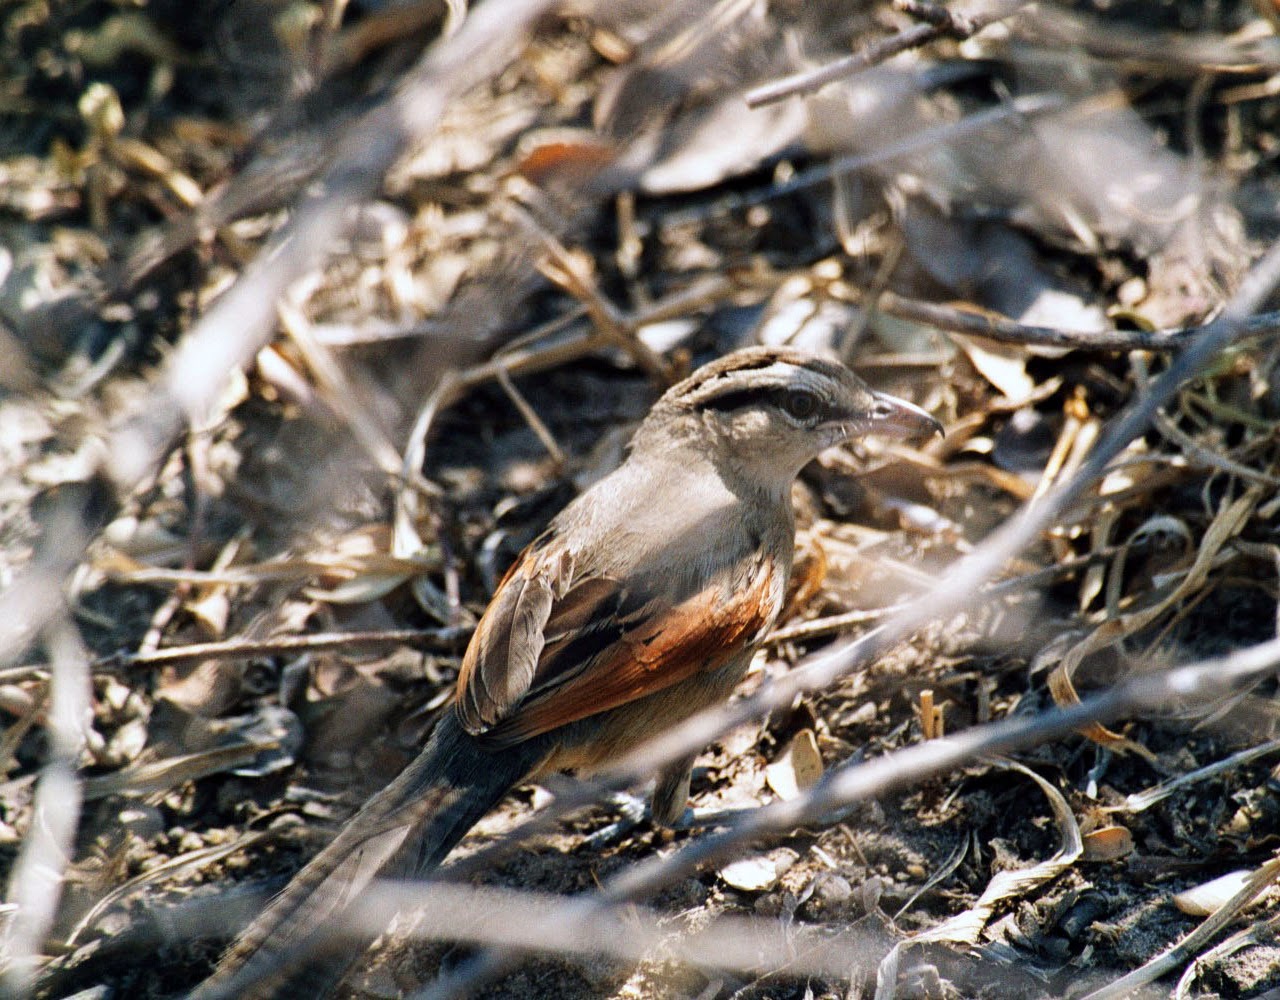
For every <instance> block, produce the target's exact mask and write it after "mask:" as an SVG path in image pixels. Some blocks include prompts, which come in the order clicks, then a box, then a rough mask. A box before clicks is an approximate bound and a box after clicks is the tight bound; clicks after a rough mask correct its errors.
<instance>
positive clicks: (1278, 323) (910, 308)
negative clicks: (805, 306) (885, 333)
mask: <svg viewBox="0 0 1280 1000" xmlns="http://www.w3.org/2000/svg"><path fill="white" fill-rule="evenodd" d="M875 308H876V309H878V310H879V311H880V312H883V313H888V314H889V315H890V316H896V317H897V318H898V319H906V320H911V321H912V322H915V323H924V324H927V325H928V326H933V327H937V328H938V329H940V330H947V331H950V332H951V333H963V334H967V335H968V336H971V337H984V338H986V339H987V340H995V341H998V342H1000V343H1002V344H1022V345H1028V346H1035V347H1057V348H1065V349H1067V350H1073V351H1158V352H1159V353H1161V354H1167V353H1170V352H1173V351H1180V350H1182V349H1183V348H1184V347H1186V346H1187V345H1188V344H1189V343H1191V342H1192V341H1193V340H1195V339H1196V338H1197V337H1198V336H1199V335H1200V332H1201V331H1202V330H1204V329H1205V327H1204V326H1191V327H1178V328H1176V329H1171V330H1060V329H1057V328H1055V327H1049V326H1027V325H1025V324H1023V323H1017V322H1014V321H1013V320H1011V319H1006V318H1005V317H1003V316H998V315H996V314H995V313H990V312H982V313H979V312H969V311H967V310H963V309H957V308H955V307H954V306H944V305H940V304H938V303H935V302H923V301H921V300H919V299H909V298H905V297H903V296H901V295H897V294H895V293H893V292H883V293H882V294H881V295H880V297H879V298H878V299H876V302H875ZM1278 329H1280V312H1267V313H1259V314H1258V315H1257V316H1251V317H1249V318H1248V319H1246V320H1242V321H1241V322H1240V324H1239V329H1238V332H1237V333H1236V335H1235V336H1234V337H1233V338H1232V340H1233V342H1234V341H1238V340H1245V339H1247V338H1249V337H1256V336H1262V335H1265V334H1271V333H1275V332H1276V330H1278Z"/></svg>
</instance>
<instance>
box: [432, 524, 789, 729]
mask: <svg viewBox="0 0 1280 1000" xmlns="http://www.w3.org/2000/svg"><path fill="white" fill-rule="evenodd" d="M770 560H771V557H769V556H767V555H764V554H756V555H755V556H754V557H753V558H752V559H751V560H749V561H748V563H747V565H746V566H745V567H744V566H742V564H741V563H739V562H737V561H736V560H730V565H729V566H726V567H725V568H724V569H723V570H721V571H719V572H716V573H713V574H712V575H711V577H710V578H709V579H708V580H706V581H705V582H704V583H703V584H702V585H701V586H700V587H697V588H694V589H693V592H692V593H688V594H682V595H675V596H670V597H668V596H663V595H665V594H666V593H667V588H666V586H664V585H663V584H662V582H661V581H654V585H653V586H651V587H649V588H644V587H642V586H641V587H638V586H637V584H636V583H635V582H634V581H633V582H632V583H631V585H630V586H628V584H626V583H624V582H623V581H621V580H619V579H616V578H614V577H612V576H610V575H608V574H607V573H605V572H601V571H596V570H593V571H588V572H584V573H582V574H578V573H576V572H575V565H574V560H573V558H572V556H571V554H570V553H567V552H566V551H564V550H563V549H562V548H560V547H558V546H557V545H556V544H555V543H554V542H543V541H542V540H539V541H538V542H534V543H533V545H531V546H530V547H529V548H528V549H526V550H525V552H524V553H523V554H522V555H521V556H520V558H519V559H517V560H516V563H515V565H514V566H513V567H512V568H511V569H510V570H509V571H508V572H507V575H506V576H505V577H504V578H503V581H502V583H501V584H499V586H498V590H497V593H495V594H494V597H493V600H492V602H490V604H489V608H488V610H487V611H486V612H485V614H484V617H482V618H481V620H480V624H479V625H478V626H477V627H476V634H475V636H474V637H473V638H472V640H471V645H470V646H468V648H467V652H466V655H465V656H464V657H463V661H462V668H461V671H460V672H459V676H458V701H457V707H458V714H459V716H460V718H461V720H462V723H463V725H464V726H465V727H466V728H467V730H468V731H469V732H471V733H472V734H473V735H479V734H482V733H483V734H484V735H485V736H486V738H487V739H488V740H491V741H493V742H494V743H496V744H498V745H510V744H513V743H518V742H520V741H521V740H525V739H528V738H530V737H532V736H536V735H538V734H540V733H545V732H548V731H550V730H553V729H557V728H559V727H560V726H564V725H566V724H568V723H570V722H575V721H577V720H578V719H583V718H586V717H587V716H590V715H595V714H597V713H599V712H604V711H607V710H609V709H611V708H617V707H618V706H619V705H623V704H626V703H628V702H630V701H634V700H636V699H637V698H643V697H644V696H646V695H650V694H653V693H655V692H657V691H661V690H662V689H663V688H666V687H670V686H671V685H672V684H675V683H678V682H679V681H682V680H684V679H686V678H688V677H691V676H693V675H694V674H696V673H698V672H700V671H712V670H715V669H716V668H717V667H720V666H722V665H724V664H725V663H727V662H728V661H729V660H730V659H731V658H732V657H734V656H736V655H738V654H740V653H741V652H743V651H744V650H745V649H747V648H748V647H749V646H750V645H752V644H753V643H754V642H756V641H757V640H758V638H759V636H760V635H761V634H762V633H763V632H764V630H765V629H767V628H768V627H769V625H770V624H771V623H772V622H773V619H774V617H775V616H776V614H777V612H778V603H779V593H780V588H779V587H778V586H776V585H775V577H776V574H777V573H778V572H779V571H780V570H779V569H778V568H776V567H774V566H773V565H772V563H771V561H770ZM735 564H736V565H735ZM646 590H647V591H648V592H643V591H646ZM658 591H661V592H662V594H659V593H658Z"/></svg>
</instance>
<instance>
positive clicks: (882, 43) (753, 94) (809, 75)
mask: <svg viewBox="0 0 1280 1000" xmlns="http://www.w3.org/2000/svg"><path fill="white" fill-rule="evenodd" d="M1029 2H1030V0H1005V2H1004V3H1003V4H1000V5H997V6H996V7H995V8H994V9H992V10H990V11H987V12H986V13H984V14H978V15H974V16H972V17H966V16H964V15H961V14H958V13H956V12H953V11H946V10H944V9H943V8H940V7H937V6H936V5H933V4H922V3H919V2H918V0H917V2H914V3H912V4H911V6H910V8H909V9H908V13H913V14H917V15H922V14H924V13H925V12H926V10H928V11H939V12H941V14H942V16H941V17H932V16H931V17H930V20H932V21H933V22H934V23H932V24H917V25H914V26H912V27H910V28H907V29H905V30H903V31H900V32H898V33H897V34H896V35H890V36H889V37H888V38H882V39H880V40H879V41H877V42H872V43H871V44H870V45H867V46H865V47H864V48H862V49H860V50H858V51H857V52H855V53H853V55H849V56H845V57H844V58H842V59H837V60H835V61H834V62H830V63H827V64H826V65H825V66H819V67H818V68H817V69H809V70H802V71H801V72H799V73H793V74H792V75H791V76H787V77H783V78H782V79H781V80H774V81H773V82H771V83H766V84H762V85H761V86H759V87H755V88H754V89H752V90H749V91H747V95H746V102H747V107H749V108H759V107H762V106H763V105H765V104H773V103H774V102H776V101H781V100H783V99H785V98H788V97H794V96H796V95H800V94H811V93H813V92H814V91H815V90H820V89H821V88H822V87H825V86H826V85H827V84H828V83H833V82H835V81H836V80H843V79H845V78H846V77H850V76H853V75H854V74H855V73H861V72H862V71H863V70H866V69H870V68H871V67H872V66H878V65H879V64H880V63H882V62H885V61H886V60H888V59H892V58H893V57H894V56H896V55H900V54H901V53H903V52H906V51H907V50H908V49H918V48H919V47H920V46H922V45H927V44H929V43H930V42H932V41H935V40H936V39H939V38H943V37H947V36H949V37H952V38H969V37H971V36H973V35H975V34H977V33H978V32H979V31H981V30H982V29H983V28H986V27H988V26H989V25H991V24H994V23H995V22H996V21H1003V20H1004V19H1005V18H1007V17H1010V16H1011V15H1013V14H1016V13H1017V12H1018V11H1019V10H1021V9H1022V8H1023V7H1025V6H1026V5H1027V4H1028V3H1029Z"/></svg>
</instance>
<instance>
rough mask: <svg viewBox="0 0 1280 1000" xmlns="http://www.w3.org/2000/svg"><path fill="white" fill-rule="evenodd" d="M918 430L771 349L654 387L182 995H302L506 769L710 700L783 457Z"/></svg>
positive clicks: (788, 559) (591, 752)
mask: <svg viewBox="0 0 1280 1000" xmlns="http://www.w3.org/2000/svg"><path fill="white" fill-rule="evenodd" d="M935 432H936V433H941V432H942V425H941V424H940V423H939V422H938V421H937V420H936V419H934V417H932V416H931V415H930V414H929V413H928V412H927V411H925V410H923V409H921V408H920V407H917V406H915V405H914V404H912V403H908V402H906V401H904V400H901V399H898V398H895V397H893V396H889V395H886V394H884V393H881V392H877V391H875V390H873V389H871V388H870V387H869V386H868V385H867V384H866V383H865V382H863V381H862V380H861V379H860V378H858V377H857V376H856V375H854V374H853V372H851V371H850V370H849V369H848V368H847V367H846V366H845V365H843V364H840V363H839V362H837V361H834V360H830V359H827V358H825V357H823V356H820V355H817V354H813V353H809V352H807V351H802V350H799V349H796V348H791V347H762V346H756V347H747V348H742V349H739V350H736V351H733V352H731V353H728V354H726V355H724V356H722V357H720V358H718V359H716V360H713V361H711V362H709V363H708V364H705V365H703V366H702V367H700V368H698V369H697V370H696V371H694V372H693V373H692V374H691V375H690V376H689V377H688V378H686V379H684V380H683V381H681V382H678V383H677V384H676V385H674V386H672V387H671V388H670V389H668V390H667V392H665V393H664V394H663V395H662V396H661V398H659V399H658V401H657V402H656V403H654V405H653V407H652V408H651V409H650V411H649V413H648V415H647V416H646V417H645V418H644V420H643V421H642V422H641V423H640V424H639V426H638V427H637V429H636V431H635V432H634V434H633V436H632V439H631V442H630V445H629V448H628V451H627V454H626V457H625V459H624V461H623V462H622V463H621V464H620V465H619V466H618V467H617V468H616V469H615V470H614V471H613V472H611V473H610V474H608V475H607V476H605V477H603V478H601V479H599V480H598V481H597V482H596V483H595V484H594V485H592V486H591V487H589V488H588V489H587V490H585V491H584V492H583V493H581V494H580V495H579V496H578V497H577V498H576V499H574V500H573V501H571V502H570V503H569V504H568V505H567V506H566V507H565V508H564V509H563V510H562V511H561V512H560V514H559V515H557V516H556V517H555V518H554V519H553V520H552V521H551V522H550V524H549V525H548V527H547V528H546V529H545V531H543V532H542V533H541V534H540V535H539V536H538V537H537V538H536V539H535V540H534V541H533V542H532V543H530V544H529V546H528V547H527V548H526V549H525V550H524V551H523V553H522V554H521V555H519V556H518V557H517V558H516V560H515V562H514V563H513V564H512V566H511V567H510V569H508V570H507V572H506V575H505V576H504V577H503V578H502V580H501V582H500V583H499V584H498V586H497V588H496V590H495V592H494V594H493V597H492V599H491V600H490V602H489V604H488V607H487V609H486V610H485V612H484V614H483V615H482V617H481V618H480V620H479V623H478V624H477V626H476V629H475V632H474V634H473V636H472V638H471V640H470V642H469V644H468V646H467V648H466V651H465V653H464V655H463V658H462V663H461V666H460V669H459V672H458V678H457V683H456V689H455V693H454V699H453V702H452V705H451V706H450V707H449V708H448V710H446V711H445V712H444V714H443V715H442V716H441V718H440V719H439V721H438V722H437V724H436V726H435V728H434V730H433V731H432V733H431V735H430V737H429V738H428V740H427V742H426V744H425V746H424V747H423V749H422V750H421V751H420V753H419V754H418V756H417V757H416V758H415V759H414V760H413V761H411V762H410V763H409V765H408V766H407V767H406V768H405V770H404V771H403V772H402V773H401V774H400V775H399V776H398V777H397V778H395V779H394V780H393V781H392V782H391V783H390V784H389V785H388V786H387V787H386V788H384V789H383V790H382V791H381V792H379V793H377V794H376V795H375V796H373V798H371V799H370V800H369V801H368V803H366V805H365V806H364V807H363V808H361V809H360V810H359V811H358V812H357V813H356V814H355V815H354V816H353V817H352V818H351V819H350V820H349V821H348V822H347V824H346V825H345V826H344V827H343V828H342V830H340V831H339V833H338V835H337V836H336V837H335V838H334V840H333V841H331V842H330V844H329V845H328V846H327V847H326V848H324V849H323V850H322V851H321V852H320V853H319V854H318V855H317V856H316V857H315V858H314V859H313V860H312V861H311V862H310V863H308V864H307V865H306V866H304V867H303V868H302V869H301V871H300V872H299V873H298V874H297V875H296V876H294V878H293V879H292V881H290V882H289V883H288V884H287V885H286V886H285V888H284V889H283V890H282V892H281V893H280V894H279V895H278V896H277V897H276V899H275V900H273V901H272V902H271V903H269V904H268V905H267V907H266V909H265V910H264V911H263V912H262V913H261V914H260V915H259V917H258V918H257V919H255V920H254V921H253V922H252V923H251V924H250V925H249V927H248V928H247V929H246V930H245V931H244V932H243V933H242V934H241V935H240V936H239V937H238V938H237V939H236V940H235V941H234V942H233V943H232V945H231V946H230V947H229V949H228V950H227V951H226V953H225V954H224V956H223V958H222V959H221V961H220V962H219V964H218V966H217V967H216V969H215V970H214V972H213V974H212V975H211V976H210V977H209V978H208V979H206V980H205V981H204V982H203V983H201V984H200V985H199V986H198V987H197V988H196V990H195V991H194V992H193V993H192V994H190V997H191V998H192V1000H214V998H224V997H226V998H230V997H236V998H240V997H275V996H292V995H302V993H303V990H304V989H305V991H306V992H307V994H315V995H324V992H325V990H327V989H329V988H331V987H332V986H333V985H335V984H336V981H337V980H340V979H341V978H342V976H343V975H344V974H345V971H346V969H347V967H348V966H349V965H350V963H351V962H352V961H353V960H354V958H355V957H358V953H359V950H358V949H351V948H350V947H347V948H345V949H343V950H341V952H340V953H339V954H336V955H335V952H338V951H339V949H336V948H335V947H333V944H332V939H331V938H330V944H328V945H327V946H326V938H327V937H328V936H329V935H330V934H331V933H332V926H333V924H334V923H335V922H340V921H337V918H338V917H340V914H341V912H342V910H343V908H344V907H345V906H346V905H347V903H348V902H349V901H350V900H351V899H352V898H353V897H354V896H355V895H356V894H358V893H359V891H360V889H361V888H362V887H363V886H365V885H367V884H368V883H369V882H370V881H371V880H372V879H373V878H375V877H392V878H412V877H417V878H422V877H424V876H426V875H428V874H429V873H430V872H431V871H432V870H433V869H435V868H436V867H437V866H438V865H439V864H440V863H441V862H442V861H443V860H444V859H445V857H446V855H448V853H449V852H450V851H451V850H452V848H453V847H454V846H455V845H456V844H457V843H458V841H460V840H461V839H462V837H463V836H464V835H465V834H466V832H467V831H468V830H469V829H470V828H471V827H472V826H473V825H475V824H476V823H477V822H478V821H479V820H480V819H481V818H482V817H483V816H484V815H485V813H487V812H488V811H489V810H490V809H492V808H493V807H494V806H495V805H496V804H497V803H498V802H499V800H501V799H502V797H503V796H505V795H506V794H507V793H508V792H509V791H510V790H512V789H513V788H514V787H516V786H517V785H519V784H521V783H522V782H524V781H526V780H528V779H530V778H532V777H536V776H538V775H541V774H547V773H552V772H558V771H566V770H568V771H577V772H586V773H589V772H591V771H592V770H595V769H598V768H600V767H601V766H603V765H605V764H607V763H608V762H610V761H611V760H614V759H617V758H619V757H620V756H622V755H624V754H627V753H628V752H630V751H632V750H634V749H635V748H637V747H639V746H640V745H641V744H643V743H644V742H645V741H646V740H648V739H651V738H653V737H654V736H656V735H658V734H660V733H661V732H662V731H663V730H665V729H667V728H669V727H670V726H673V725H675V724H676V723H678V722H680V721H682V720H684V719H685V718H687V717H689V716H690V715H692V714H694V713H695V712H697V711H699V710H701V709H703V708H706V707H708V706H711V705H713V704H716V703H718V702H721V701H724V700H725V699H727V698H728V697H729V695H730V694H731V693H732V692H733V690H734V688H735V686H736V685H737V683H738V682H739V681H740V680H741V679H742V677H743V676H744V674H745V673H746V670H747V667H748V665H749V663H750V661H751V658H752V655H753V654H754V653H755V651H756V649H757V648H758V647H759V646H760V644H761V643H762V641H763V640H764V638H765V637H766V635H767V634H768V633H769V631H770V629H771V628H772V627H773V624H774V622H775V620H776V619H777V617H778V615H779V613H780V611H781V609H782V607H783V603H784V598H785V594H786V587H787V580H788V576H789V574H790V571H791V563H792V556H793V551H794V546H795V520H794V514H793V511H792V504H791V487H792V483H793V482H794V480H795V479H796V477H797V476H798V475H799V473H800V471H801V470H802V468H803V467H804V466H805V465H806V464H808V463H809V462H810V461H812V460H813V459H814V458H816V457H817V456H818V455H819V454H820V453H821V452H823V451H825V450H826V449H828V448H830V447H833V446H835V445H837V444H840V443H842V442H844V441H847V440H849V439H853V438H861V437H863V436H866V435H878V436H886V437H894V438H904V437H911V436H916V435H923V434H927V433H935ZM692 763H693V760H692V758H687V759H684V760H681V761H679V762H677V763H675V764H672V765H669V766H668V767H667V768H666V769H664V770H663V771H661V773H659V774H658V775H657V778H656V783H655V788H654V792H653V797H652V805H651V814H652V818H653V820H654V821H655V822H656V823H658V824H660V825H665V826H670V825H672V824H674V823H675V822H676V821H677V820H678V819H679V818H680V816H681V815H682V814H683V813H684V811H685V808H686V804H687V799H688V793H689V780H690V771H691V768H692ZM353 951H354V954H352V953H353ZM307 956H311V958H307ZM322 980H323V981H322ZM286 983H287V984H288V985H287V986H286V985H285V984H286ZM302 983H305V986H304V985H301V984H302Z"/></svg>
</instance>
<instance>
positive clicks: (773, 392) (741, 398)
mask: <svg viewBox="0 0 1280 1000" xmlns="http://www.w3.org/2000/svg"><path fill="white" fill-rule="evenodd" d="M800 397H803V398H804V399H806V400H809V401H811V403H812V409H811V410H808V411H806V412H803V413H802V412H800V408H799V407H798V406H796V403H798V402H799V399H800ZM701 405H702V408H703V409H707V410H715V411H717V412H719V413H731V412H733V411H734V410H742V409H747V408H749V407H756V406H773V407H776V408H777V409H779V410H782V411H783V412H784V413H786V414H788V415H790V416H791V418H792V419H793V420H802V421H806V422H807V421H812V420H821V419H823V418H825V417H826V416H827V415H828V407H827V406H826V405H825V404H824V403H823V401H822V400H821V399H820V398H819V397H818V396H817V395H816V394H814V393H811V392H807V391H805V390H797V389H778V388H774V387H763V386H760V387H755V388H751V389H735V390H733V391H732V392H726V393H724V394H722V395H719V396H713V397H712V398H710V399H707V400H704V401H703V402H702V404H701Z"/></svg>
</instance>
